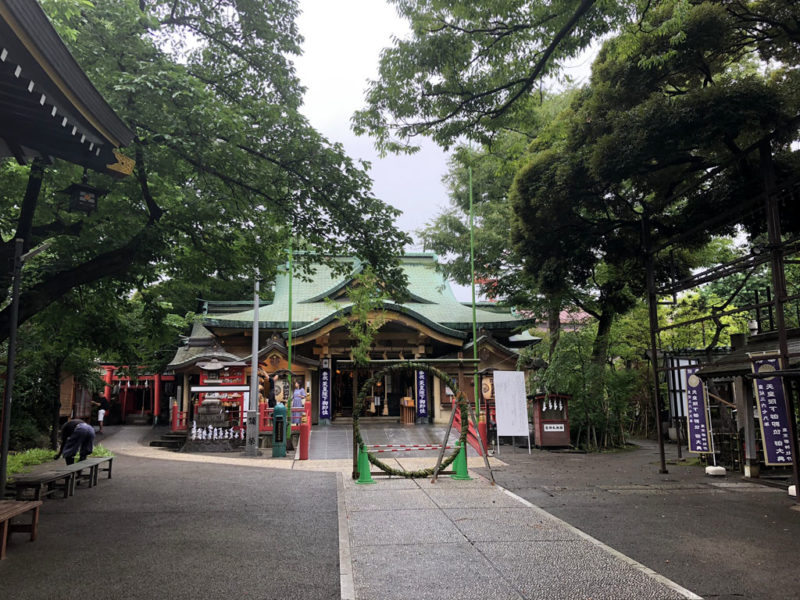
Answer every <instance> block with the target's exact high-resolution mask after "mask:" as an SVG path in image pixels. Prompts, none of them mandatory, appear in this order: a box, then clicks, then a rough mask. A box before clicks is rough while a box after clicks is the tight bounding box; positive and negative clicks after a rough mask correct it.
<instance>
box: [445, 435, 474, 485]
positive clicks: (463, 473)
mask: <svg viewBox="0 0 800 600" xmlns="http://www.w3.org/2000/svg"><path fill="white" fill-rule="evenodd" d="M456 445H457V446H460V448H459V450H458V456H456V459H455V460H454V461H453V470H454V471H455V474H454V475H450V477H451V478H452V479H458V480H459V481H467V480H469V479H472V477H470V476H469V471H468V470H467V449H466V447H465V446H466V444H465V445H464V446H461V442H460V441H458V442H456Z"/></svg>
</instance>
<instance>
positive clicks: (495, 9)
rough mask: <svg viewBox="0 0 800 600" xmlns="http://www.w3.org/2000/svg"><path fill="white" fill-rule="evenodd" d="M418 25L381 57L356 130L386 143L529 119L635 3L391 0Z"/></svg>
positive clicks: (487, 130) (478, 135) (445, 138)
mask: <svg viewBox="0 0 800 600" xmlns="http://www.w3.org/2000/svg"><path fill="white" fill-rule="evenodd" d="M392 2H393V3H394V4H395V5H396V6H397V10H398V12H399V13H400V15H401V16H403V17H405V18H406V19H407V20H408V21H409V24H410V25H411V30H412V37H411V39H409V40H405V39H398V40H397V41H395V43H394V46H393V47H391V48H387V49H385V50H384V51H383V53H382V55H381V61H380V66H379V79H378V80H376V81H372V82H371V83H370V86H369V89H368V92H367V107H366V108H365V109H364V110H362V111H360V112H358V113H356V115H355V118H354V123H355V128H356V131H357V132H367V133H369V134H370V135H372V136H373V137H374V138H375V139H376V141H377V144H378V147H379V148H381V149H383V150H387V151H398V150H406V151H413V150H414V149H415V146H414V145H413V140H414V138H415V137H417V136H420V135H424V136H430V137H432V138H433V139H434V140H435V141H436V142H437V143H439V144H440V145H442V146H445V147H448V146H451V145H453V144H454V143H455V142H456V141H457V140H458V139H459V138H460V137H462V136H463V137H467V138H469V139H472V140H476V141H479V142H486V141H488V139H489V137H490V134H491V132H494V131H498V130H501V129H503V128H506V127H508V128H511V129H516V128H517V127H518V126H519V124H520V123H522V122H524V121H525V117H526V111H527V106H528V105H527V102H526V101H527V99H528V98H530V97H531V96H532V95H535V94H536V93H538V90H539V84H540V83H541V81H542V79H543V78H544V77H546V76H553V75H557V74H558V73H559V71H560V68H561V66H562V65H563V63H564V61H566V60H568V59H570V58H574V57H575V56H577V55H578V54H579V53H580V52H581V51H582V50H584V49H585V48H587V47H588V46H589V45H590V44H591V43H592V41H593V40H595V39H596V38H599V37H601V36H604V35H606V34H608V33H610V32H612V31H614V30H615V29H616V28H617V27H619V26H621V25H622V24H623V23H625V22H626V20H627V18H629V16H632V15H633V13H634V12H635V7H636V5H637V2H635V1H631V2H628V1H625V2H621V1H616V0H613V1H612V0H608V1H607V0H555V1H544V0H491V1H485V2H472V1H470V0H455V1H453V0H446V1H445V0H392Z"/></svg>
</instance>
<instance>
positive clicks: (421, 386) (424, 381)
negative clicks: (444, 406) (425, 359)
mask: <svg viewBox="0 0 800 600" xmlns="http://www.w3.org/2000/svg"><path fill="white" fill-rule="evenodd" d="M417 417H420V418H425V419H427V418H428V378H427V373H425V371H417Z"/></svg>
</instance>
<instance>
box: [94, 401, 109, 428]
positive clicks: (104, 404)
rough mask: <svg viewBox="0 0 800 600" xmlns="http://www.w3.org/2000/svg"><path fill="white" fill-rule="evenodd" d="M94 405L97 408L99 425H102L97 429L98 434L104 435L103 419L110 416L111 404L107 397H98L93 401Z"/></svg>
mask: <svg viewBox="0 0 800 600" xmlns="http://www.w3.org/2000/svg"><path fill="white" fill-rule="evenodd" d="M92 404H93V405H94V406H96V407H97V423H98V424H99V425H100V427H99V428H98V429H97V433H103V419H105V417H106V415H107V414H108V410H109V409H110V408H111V404H110V403H109V402H108V400H107V399H106V397H105V396H96V397H95V399H94V400H92Z"/></svg>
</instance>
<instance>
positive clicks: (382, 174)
mask: <svg viewBox="0 0 800 600" xmlns="http://www.w3.org/2000/svg"><path fill="white" fill-rule="evenodd" d="M300 8H301V10H302V11H303V14H302V15H301V16H300V19H299V20H298V26H299V27H300V33H301V34H302V35H303V37H304V38H305V43H304V45H303V48H304V54H303V56H301V57H300V58H298V59H297V61H296V65H297V73H298V75H299V77H300V81H302V82H303V85H305V86H306V88H307V92H306V95H305V102H304V105H305V106H304V108H303V110H302V112H303V113H304V114H305V115H306V117H308V119H309V120H310V121H311V124H312V125H313V126H314V127H315V128H316V129H317V130H318V131H320V132H321V133H322V134H324V135H325V136H326V137H327V138H328V139H330V140H331V141H334V142H341V143H342V144H343V145H344V147H345V150H346V151H347V153H348V154H349V155H350V156H351V157H353V158H357V159H363V160H367V161H369V162H370V163H372V168H371V170H370V175H371V176H372V179H373V181H374V185H373V188H372V191H373V193H374V194H375V196H377V197H378V198H380V199H381V200H383V201H385V202H387V203H389V204H391V205H393V206H395V207H397V208H399V209H400V210H402V211H403V214H402V215H401V216H400V218H399V219H398V221H397V227H398V228H399V229H402V230H403V231H406V232H407V233H409V234H412V235H413V233H414V230H416V229H419V228H421V227H422V226H424V225H425V224H426V223H427V222H428V221H430V220H431V219H432V218H433V217H435V216H436V214H437V213H438V212H439V211H440V210H441V209H442V208H444V207H445V206H446V205H447V190H446V189H445V187H444V185H443V184H442V182H441V179H442V176H443V175H444V174H445V172H446V170H447V155H446V154H445V152H443V151H442V150H441V149H439V148H438V147H437V146H436V145H435V144H433V143H431V142H429V143H427V144H426V146H425V148H424V149H423V150H421V151H420V152H418V153H417V154H415V155H412V156H395V155H390V156H388V157H386V158H383V159H381V158H378V155H377V153H376V152H375V149H374V146H373V143H372V140H371V139H369V138H368V137H356V136H355V135H354V134H353V133H352V131H351V130H350V118H351V117H352V116H353V112H355V111H356V110H358V109H360V108H363V106H364V91H365V90H366V88H367V80H368V79H375V78H376V77H377V74H378V56H379V54H380V51H381V49H382V48H384V47H386V46H389V45H391V42H392V36H398V37H405V35H406V32H407V31H408V28H407V26H406V25H405V22H404V21H403V20H402V19H400V18H399V17H398V16H397V14H396V13H395V10H394V8H393V7H392V6H389V5H388V4H386V3H384V2H383V1H382V0H300ZM414 249H416V250H421V247H415V248H414Z"/></svg>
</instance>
